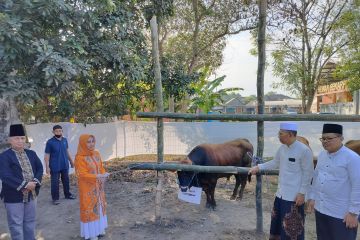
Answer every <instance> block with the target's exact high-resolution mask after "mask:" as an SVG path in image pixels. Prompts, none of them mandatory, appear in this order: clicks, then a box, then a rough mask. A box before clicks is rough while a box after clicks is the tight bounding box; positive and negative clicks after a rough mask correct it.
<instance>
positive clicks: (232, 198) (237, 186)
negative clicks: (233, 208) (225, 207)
mask: <svg viewBox="0 0 360 240" xmlns="http://www.w3.org/2000/svg"><path fill="white" fill-rule="evenodd" d="M234 176H235V179H236V183H235V188H234V191H233V194H232V196H231V197H230V199H231V200H235V199H236V195H237V191H238V189H239V186H240V174H234Z"/></svg>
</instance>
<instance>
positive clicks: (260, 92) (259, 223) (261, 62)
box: [256, 0, 267, 232]
mask: <svg viewBox="0 0 360 240" xmlns="http://www.w3.org/2000/svg"><path fill="white" fill-rule="evenodd" d="M266 8H267V0H260V1H259V31H258V71H257V101H258V114H264V75H265V60H266V52H265V29H266ZM263 151H264V121H258V122H257V156H258V157H260V158H262V156H263ZM261 188H262V176H261V175H259V174H258V175H256V215H257V218H256V230H257V232H263V212H262V196H261Z"/></svg>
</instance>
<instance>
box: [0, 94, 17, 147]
mask: <svg viewBox="0 0 360 240" xmlns="http://www.w3.org/2000/svg"><path fill="white" fill-rule="evenodd" d="M18 122H19V113H18V111H17V108H16V104H15V101H14V98H12V97H10V96H5V97H4V98H0V152H2V151H3V150H5V149H6V148H7V147H8V144H7V138H8V136H9V128H10V125H11V124H13V123H18Z"/></svg>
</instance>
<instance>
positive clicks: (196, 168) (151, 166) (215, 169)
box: [128, 162, 279, 175]
mask: <svg viewBox="0 0 360 240" xmlns="http://www.w3.org/2000/svg"><path fill="white" fill-rule="evenodd" d="M128 168H129V169H131V170H156V171H163V170H169V171H193V172H205V173H232V174H236V173H240V174H248V172H249V168H247V167H235V166H200V165H187V164H176V163H156V162H153V163H149V162H143V163H142V162H139V163H133V164H129V165H128ZM259 174H266V175H278V174H279V171H278V170H266V171H261V172H260V173H259Z"/></svg>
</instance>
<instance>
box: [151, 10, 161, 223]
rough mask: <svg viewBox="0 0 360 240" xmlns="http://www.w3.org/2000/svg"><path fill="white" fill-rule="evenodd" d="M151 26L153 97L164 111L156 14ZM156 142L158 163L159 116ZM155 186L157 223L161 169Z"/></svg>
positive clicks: (159, 154)
mask: <svg viewBox="0 0 360 240" xmlns="http://www.w3.org/2000/svg"><path fill="white" fill-rule="evenodd" d="M150 28H151V42H152V57H153V63H154V72H155V97H156V111H158V112H164V105H163V96H162V83H161V71H160V59H159V36H158V25H157V22H156V16H155V15H154V16H153V17H152V18H151V20H150ZM157 142H158V146H157V147H158V151H157V153H158V163H162V162H164V154H163V153H164V124H163V119H162V118H161V117H159V118H157ZM157 176H158V178H157V180H158V182H157V187H156V196H155V222H156V223H157V224H159V223H160V221H161V214H160V211H161V192H162V184H163V181H164V180H163V179H164V174H163V172H162V171H160V172H159V171H158V172H157Z"/></svg>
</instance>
